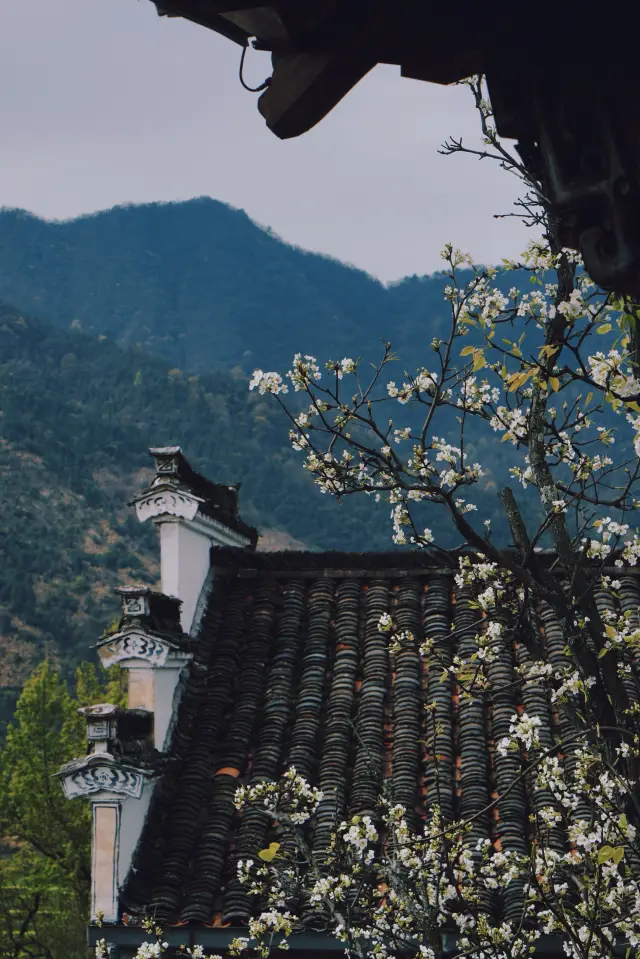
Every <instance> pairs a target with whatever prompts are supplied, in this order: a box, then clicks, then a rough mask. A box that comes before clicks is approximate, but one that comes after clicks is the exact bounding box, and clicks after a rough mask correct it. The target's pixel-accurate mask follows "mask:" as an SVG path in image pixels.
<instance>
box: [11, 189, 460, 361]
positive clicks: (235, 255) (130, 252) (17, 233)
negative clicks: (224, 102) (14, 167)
mask: <svg viewBox="0 0 640 959" xmlns="http://www.w3.org/2000/svg"><path fill="white" fill-rule="evenodd" d="M441 289H442V281H441V279H440V278H438V277H431V278H430V277H426V278H422V279H418V278H412V279H409V280H406V281H403V282H402V283H400V284H397V285H395V286H392V287H389V288H386V287H385V286H383V285H382V284H381V283H379V282H378V281H377V280H375V279H373V278H372V277H370V276H368V275H367V274H366V273H363V272H362V271H360V270H356V269H354V268H352V267H349V266H346V265H345V264H343V263H339V262H338V261H336V260H332V259H329V258H328V257H323V256H319V255H317V254H314V253H308V252H305V251H304V250H300V249H297V248H296V247H293V246H290V245H289V244H286V243H283V242H282V241H281V240H280V239H278V237H276V236H274V235H273V234H271V233H269V232H268V231H265V230H263V229H261V228H260V227H258V226H256V224H255V223H253V222H252V221H251V220H250V219H249V217H248V216H247V215H246V214H245V213H244V212H242V211H241V210H234V209H232V208H231V207H228V206H225V205H224V204H222V203H218V202H216V201H215V200H210V199H199V200H191V201H189V202H186V203H171V204H159V203H158V204H149V205H145V206H130V207H116V208H114V209H112V210H107V211H105V212H103V213H98V214H95V215H92V216H86V217H81V218H80V219H77V220H73V221H69V222H63V223H50V222H45V221H43V220H39V219H38V218H37V217H34V216H32V215H31V214H28V213H25V212H23V211H19V210H5V211H2V212H0V300H2V301H4V302H7V303H13V304H15V305H17V306H18V307H19V308H20V309H22V310H25V311H27V312H29V313H30V314H31V315H33V316H36V317H40V318H42V319H44V320H46V321H47V322H52V323H55V324H56V325H58V326H62V327H64V328H67V329H68V328H69V326H70V325H71V324H72V323H74V324H75V325H76V326H78V325H80V326H81V327H82V329H84V330H85V332H87V333H92V334H94V335H96V336H97V335H106V336H109V337H110V338H112V339H114V340H115V341H116V342H118V343H120V344H123V345H133V344H136V343H139V344H141V345H142V346H144V347H145V349H147V350H150V351H152V352H154V353H158V354H160V355H162V356H164V357H165V358H166V359H167V360H168V361H169V362H170V363H171V364H172V365H173V366H178V367H180V368H184V369H190V370H194V371H197V372H204V371H207V370H211V369H229V368H231V367H233V366H237V365H239V366H241V367H242V368H243V369H244V370H245V371H248V370H250V369H251V368H252V367H253V366H260V367H262V368H263V369H271V368H280V367H282V366H283V365H284V364H285V363H287V362H288V361H289V359H290V357H291V356H292V355H293V353H294V352H296V351H298V350H302V351H303V352H307V353H314V354H315V355H318V356H327V355H332V356H333V355H340V356H345V355H346V356H352V355H354V354H359V353H363V352H367V353H373V351H374V350H375V349H376V347H377V346H378V345H379V343H380V338H381V337H385V338H388V339H393V342H394V346H395V347H396V349H397V350H399V351H400V353H401V354H403V355H407V356H409V355H414V354H415V351H416V350H417V349H419V348H421V347H422V346H423V344H424V340H425V337H428V338H429V339H430V337H431V336H432V335H433V334H434V333H435V332H437V330H436V329H435V328H434V324H436V322H437V319H438V317H444V316H445V315H446V307H445V304H444V303H443V301H442V297H441ZM427 320H428V324H427Z"/></svg>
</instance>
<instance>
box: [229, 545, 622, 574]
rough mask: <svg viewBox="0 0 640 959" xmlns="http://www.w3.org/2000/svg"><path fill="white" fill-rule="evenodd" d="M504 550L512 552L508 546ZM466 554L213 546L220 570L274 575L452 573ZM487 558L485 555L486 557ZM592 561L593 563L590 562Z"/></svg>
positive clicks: (549, 557) (605, 569) (543, 557)
mask: <svg viewBox="0 0 640 959" xmlns="http://www.w3.org/2000/svg"><path fill="white" fill-rule="evenodd" d="M505 553H511V551H510V550H505ZM463 555H468V556H471V557H473V556H474V555H478V554H477V553H474V552H473V551H472V550H470V549H468V548H461V549H452V550H443V549H426V550H421V549H410V550H404V551H403V550H393V551H385V552H368V553H343V552H340V551H338V550H332V551H326V552H314V551H312V550H280V551H271V550H269V551H266V550H265V551H264V552H262V551H260V550H257V551H256V552H253V551H252V552H249V551H247V550H245V549H239V548H236V547H226V546H225V547H220V546H214V547H212V549H211V554H210V561H211V566H212V567H213V569H215V570H216V571H218V572H234V573H237V574H240V575H255V574H257V573H269V574H271V575H274V576H278V575H287V574H288V575H291V574H292V573H295V574H296V575H299V576H305V575H306V576H311V575H318V574H322V575H325V576H331V575H332V574H335V575H336V576H337V575H340V576H345V575H349V576H366V575H370V574H371V573H375V574H376V576H383V577H384V575H385V574H387V575H394V576H397V575H402V574H409V573H412V572H413V573H424V572H429V573H431V574H434V575H435V574H438V573H439V574H441V575H451V574H452V573H454V572H456V571H457V569H458V564H459V559H460V557H461V556H463ZM483 559H484V557H483ZM536 559H537V561H538V563H540V564H541V565H543V566H550V565H551V564H552V563H553V562H555V560H556V553H555V551H554V550H540V551H537V552H536ZM590 565H591V564H590ZM592 565H593V568H594V569H597V570H598V571H599V572H602V573H607V574H609V575H612V576H614V577H615V576H640V567H637V566H635V567H634V566H624V567H616V566H598V564H597V563H596V562H594V563H593V564H592Z"/></svg>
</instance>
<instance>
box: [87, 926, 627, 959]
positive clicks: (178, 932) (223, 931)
mask: <svg viewBox="0 0 640 959" xmlns="http://www.w3.org/2000/svg"><path fill="white" fill-rule="evenodd" d="M246 935H247V927H246V926H235V927H234V926H203V925H181V926H168V927H166V928H165V929H164V930H163V933H162V938H163V940H164V941H165V942H167V943H168V945H169V948H170V949H171V948H177V947H180V946H188V947H189V948H193V946H195V945H201V946H203V947H204V948H205V949H206V948H209V947H213V948H216V949H219V950H220V951H224V950H225V949H227V948H228V946H229V945H230V944H231V941H232V940H233V939H235V938H236V937H237V936H246ZM149 938H150V937H149V935H148V933H146V932H145V931H144V929H141V928H140V926H128V925H124V924H123V923H118V924H117V925H110V924H109V925H106V924H105V925H102V926H97V925H95V924H91V925H90V926H89V927H88V929H87V942H88V945H89V946H95V945H96V943H97V942H98V941H99V940H100V939H106V941H107V942H108V943H113V945H115V946H121V947H125V948H126V947H130V948H131V947H133V948H136V947H138V946H139V945H141V944H142V943H143V942H148V941H149ZM442 938H443V950H442V953H441V955H442V956H443V957H446V956H453V955H455V954H456V953H457V950H458V946H457V940H458V937H457V935H456V934H455V933H446V932H445V933H444V934H443V937H442ZM289 943H290V947H289V953H294V954H295V953H302V954H309V953H323V952H332V953H333V952H336V953H338V952H339V953H342V954H344V942H340V941H339V940H337V939H334V938H333V937H332V936H330V935H328V934H326V933H321V932H302V933H298V934H297V935H293V936H291V937H290V939H289ZM274 953H275V954H278V955H280V954H281V953H280V951H279V950H277V949H274ZM616 954H618V949H616ZM624 954H625V952H624V948H622V947H621V948H620V952H619V955H620V956H623V955H624ZM283 955H284V954H283ZM535 955H536V956H560V955H563V951H562V943H561V940H560V938H559V937H558V936H541V937H540V939H538V941H537V943H536V951H535Z"/></svg>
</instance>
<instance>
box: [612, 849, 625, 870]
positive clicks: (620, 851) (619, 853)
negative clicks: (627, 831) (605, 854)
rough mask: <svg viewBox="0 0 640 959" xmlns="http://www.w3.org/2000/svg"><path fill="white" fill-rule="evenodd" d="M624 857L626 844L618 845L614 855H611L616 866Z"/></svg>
mask: <svg viewBox="0 0 640 959" xmlns="http://www.w3.org/2000/svg"><path fill="white" fill-rule="evenodd" d="M623 857H624V846H616V847H615V849H614V850H613V856H612V857H611V858H612V859H613V861H614V862H615V864H616V866H617V865H618V863H619V862H620V861H621V859H622V858H623Z"/></svg>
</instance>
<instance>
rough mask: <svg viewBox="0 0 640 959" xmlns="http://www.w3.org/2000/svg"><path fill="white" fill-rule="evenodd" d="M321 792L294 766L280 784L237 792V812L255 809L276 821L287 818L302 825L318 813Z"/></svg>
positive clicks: (275, 783) (243, 787) (252, 787)
mask: <svg viewBox="0 0 640 959" xmlns="http://www.w3.org/2000/svg"><path fill="white" fill-rule="evenodd" d="M322 799H323V796H322V792H321V791H320V790H319V789H316V788H315V787H313V786H310V785H309V783H308V782H307V781H306V779H305V778H304V777H303V776H300V775H299V774H298V773H297V772H296V770H295V768H294V767H293V766H291V767H290V768H289V769H288V770H287V772H286V773H285V774H284V776H283V777H282V778H281V779H280V780H278V781H277V782H266V781H263V782H259V783H255V784H254V785H252V786H239V787H238V788H237V789H236V793H235V797H234V805H235V807H236V809H243V808H244V807H246V806H255V807H258V808H260V809H262V810H263V811H264V812H266V813H268V814H270V815H271V816H273V817H275V816H276V815H279V816H282V815H286V816H288V817H289V818H290V820H291V822H293V823H295V824H296V825H301V824H302V823H305V822H307V820H308V819H309V818H310V817H311V816H312V815H313V814H314V813H315V811H316V809H317V808H318V806H319V805H320V803H321V802H322Z"/></svg>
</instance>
